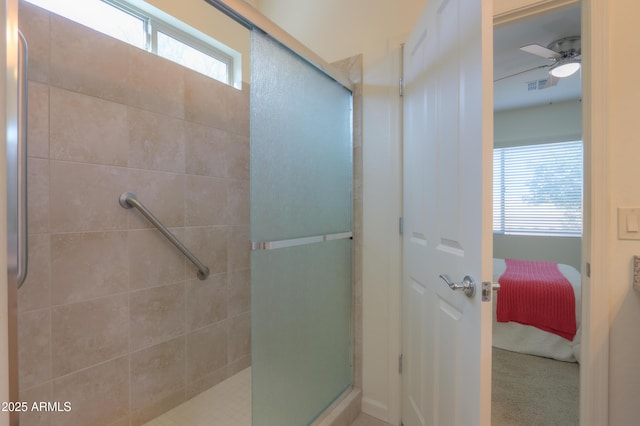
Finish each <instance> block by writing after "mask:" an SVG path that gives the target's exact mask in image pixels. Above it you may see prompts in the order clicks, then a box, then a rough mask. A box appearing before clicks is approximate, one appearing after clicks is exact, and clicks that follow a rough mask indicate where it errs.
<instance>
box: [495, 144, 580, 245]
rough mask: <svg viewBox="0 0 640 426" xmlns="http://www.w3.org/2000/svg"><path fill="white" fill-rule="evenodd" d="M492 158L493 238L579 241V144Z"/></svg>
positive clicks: (514, 150)
mask: <svg viewBox="0 0 640 426" xmlns="http://www.w3.org/2000/svg"><path fill="white" fill-rule="evenodd" d="M493 153H494V155H493V231H494V233H501V234H507V235H509V234H511V235H564V236H580V235H582V176H583V173H582V170H583V151H582V141H571V142H557V143H547V144H536V145H525V146H514V147H505V148H495V149H494V151H493Z"/></svg>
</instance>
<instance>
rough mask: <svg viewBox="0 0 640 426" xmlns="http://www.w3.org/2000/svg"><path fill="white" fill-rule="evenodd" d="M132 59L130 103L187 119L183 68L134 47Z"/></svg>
mask: <svg viewBox="0 0 640 426" xmlns="http://www.w3.org/2000/svg"><path fill="white" fill-rule="evenodd" d="M129 61H130V62H129V73H130V74H129V91H128V95H129V97H128V103H129V105H131V106H135V107H138V108H142V109H145V110H149V111H154V112H157V113H160V114H164V115H169V116H172V117H177V118H184V67H182V66H180V65H178V64H176V63H174V62H171V61H169V60H166V59H164V58H161V57H158V56H156V55H154V54H151V53H147V52H143V51H140V50H139V49H134V48H132V49H131V54H130V55H129Z"/></svg>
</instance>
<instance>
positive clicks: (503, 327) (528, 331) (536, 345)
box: [493, 259, 581, 362]
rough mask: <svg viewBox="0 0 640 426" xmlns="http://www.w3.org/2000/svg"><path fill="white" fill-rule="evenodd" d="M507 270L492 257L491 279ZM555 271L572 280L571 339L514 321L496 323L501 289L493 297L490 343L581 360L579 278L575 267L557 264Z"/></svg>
mask: <svg viewBox="0 0 640 426" xmlns="http://www.w3.org/2000/svg"><path fill="white" fill-rule="evenodd" d="M505 270H506V263H505V260H504V259H494V260H493V281H494V282H498V280H499V278H500V276H501V275H502V274H503V273H504V272H505ZM558 270H559V271H560V272H561V273H562V274H563V275H564V276H565V278H567V280H568V281H569V282H570V283H571V286H572V288H573V292H574V295H575V304H576V306H575V314H576V329H577V332H576V335H575V337H574V338H573V341H570V340H568V339H566V338H563V337H560V336H559V335H557V334H552V333H549V332H547V331H543V330H541V329H539V328H536V327H533V326H530V325H523V324H519V323H517V322H498V321H497V316H496V308H497V301H498V298H499V297H500V291H498V292H496V293H495V294H496V297H494V298H493V346H494V347H496V348H500V349H505V350H509V351H512V352H520V353H525V354H530V355H537V356H542V357H546V358H553V359H556V360H559V361H567V362H579V361H580V308H581V289H580V283H581V277H580V272H578V271H577V270H576V269H575V268H574V267H572V266H569V265H564V264H558Z"/></svg>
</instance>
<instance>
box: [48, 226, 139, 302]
mask: <svg viewBox="0 0 640 426" xmlns="http://www.w3.org/2000/svg"><path fill="white" fill-rule="evenodd" d="M51 288H52V292H51V293H52V294H51V300H52V303H53V304H54V305H62V304H67V303H71V302H80V301H84V300H88V299H93V298H96V297H101V296H108V295H112V294H116V293H122V292H126V291H127V290H128V288H129V253H128V250H127V233H126V232H124V231H114V232H88V233H80V234H75V233H74V234H53V235H52V236H51Z"/></svg>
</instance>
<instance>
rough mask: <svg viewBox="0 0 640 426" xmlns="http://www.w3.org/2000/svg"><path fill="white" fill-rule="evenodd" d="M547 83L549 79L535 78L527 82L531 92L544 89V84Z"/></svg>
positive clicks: (528, 89)
mask: <svg viewBox="0 0 640 426" xmlns="http://www.w3.org/2000/svg"><path fill="white" fill-rule="evenodd" d="M546 83H547V79H546V78H545V79H544V80H535V81H529V82H527V91H528V92H531V91H534V90H542V89H543V88H544V85H545V84H546Z"/></svg>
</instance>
